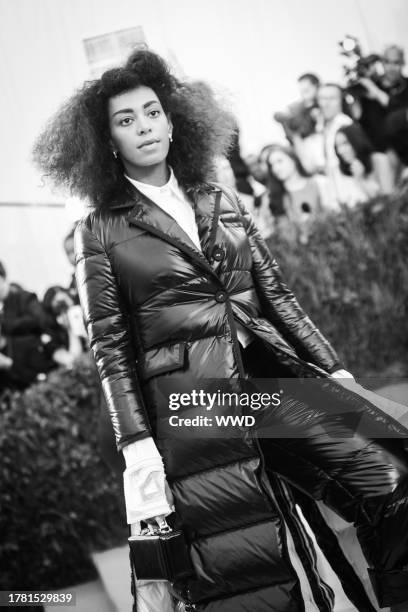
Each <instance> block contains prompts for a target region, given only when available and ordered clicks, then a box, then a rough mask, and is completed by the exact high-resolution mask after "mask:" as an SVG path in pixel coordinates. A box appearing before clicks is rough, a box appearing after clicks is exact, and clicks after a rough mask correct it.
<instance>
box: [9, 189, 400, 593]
mask: <svg viewBox="0 0 408 612" xmlns="http://www.w3.org/2000/svg"><path fill="white" fill-rule="evenodd" d="M269 246H270V248H271V251H272V252H273V254H274V255H275V256H276V258H277V259H278V261H279V263H280V265H281V267H282V269H283V271H284V275H285V277H286V279H287V281H288V284H289V285H290V286H291V287H292V288H293V290H294V292H295V293H296V295H297V297H298V299H299V301H300V302H301V304H302V306H303V307H304V309H305V310H306V311H307V312H308V313H309V315H310V316H311V318H312V319H313V320H314V321H315V322H316V323H317V324H318V326H319V327H320V328H321V330H322V331H323V332H324V334H325V335H326V336H327V337H328V338H329V339H330V340H331V342H332V343H333V345H334V346H335V347H336V349H337V350H338V352H339V354H340V356H341V357H342V358H343V359H344V361H345V363H346V365H347V367H348V368H350V369H351V370H352V371H353V372H354V373H356V374H359V375H361V376H363V375H369V374H379V373H381V372H384V370H386V369H387V367H389V365H390V364H392V363H395V362H399V363H400V364H402V367H403V368H405V369H407V362H408V358H407V338H408V317H407V304H408V299H407V298H408V266H407V255H408V197H407V193H403V194H400V196H398V197H394V198H388V199H382V200H376V201H374V202H371V203H369V204H367V205H364V206H360V207H358V208H356V209H354V210H352V211H350V210H344V211H343V212H342V213H341V214H340V215H329V216H328V217H326V218H324V219H323V218H322V219H321V220H320V221H319V222H318V223H317V224H316V226H315V228H314V231H313V233H312V235H311V236H310V239H309V242H308V244H307V245H302V244H293V243H287V242H285V241H284V240H283V239H280V238H279V237H274V239H273V240H271V241H270V242H269ZM98 393H99V392H98V383H97V376H96V372H95V370H94V368H93V366H92V364H91V362H90V361H89V362H88V361H86V360H84V362H82V363H80V364H78V365H77V366H76V367H75V368H74V369H73V370H70V371H58V372H55V373H52V374H51V375H50V376H49V378H48V380H47V381H46V382H44V383H39V384H36V385H34V386H33V387H31V388H30V389H28V390H27V391H26V392H24V393H10V394H6V395H4V396H3V397H2V399H1V400H0V420H1V422H0V427H1V429H0V455H1V457H2V464H1V477H2V482H1V506H2V507H1V514H0V530H1V533H2V543H1V544H0V566H1V567H2V576H1V589H3V590H4V589H10V590H11V589H17V588H18V589H26V590H30V589H31V590H39V589H58V588H64V587H67V586H71V585H73V584H77V583H80V582H84V581H87V580H91V579H93V578H94V577H95V576H96V572H95V569H94V567H93V565H92V563H91V561H90V557H89V553H90V552H91V551H94V550H103V549H107V548H110V547H113V546H116V545H118V544H123V543H124V542H125V541H126V536H127V530H126V519H125V514H124V504H123V495H122V483H121V482H119V481H118V477H117V476H114V475H113V474H112V473H111V472H110V471H109V470H108V468H107V467H106V466H105V465H104V464H103V463H102V461H101V459H100V458H99V454H98V444H97V420H98V412H99V406H98Z"/></svg>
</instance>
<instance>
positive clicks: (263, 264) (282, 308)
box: [234, 193, 344, 373]
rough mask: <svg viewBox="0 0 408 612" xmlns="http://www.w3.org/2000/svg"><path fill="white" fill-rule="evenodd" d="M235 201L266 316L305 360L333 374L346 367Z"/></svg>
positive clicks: (251, 219)
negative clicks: (247, 242)
mask: <svg viewBox="0 0 408 612" xmlns="http://www.w3.org/2000/svg"><path fill="white" fill-rule="evenodd" d="M234 199H235V203H236V205H238V208H239V210H240V213H241V215H242V217H243V220H244V224H245V227H246V230H247V235H248V238H249V243H250V247H251V253H252V259H253V268H252V274H253V278H254V282H255V287H256V290H257V293H258V296H259V299H260V302H261V305H262V309H263V313H264V316H266V317H267V318H268V319H269V320H270V321H271V323H273V324H274V325H275V327H276V328H277V329H278V330H279V331H280V332H281V333H282V335H283V336H284V337H285V338H286V339H287V340H288V341H289V342H290V344H292V346H293V347H294V348H295V349H296V351H297V353H298V354H299V356H300V357H301V358H302V359H305V360H306V361H309V362H311V363H314V364H316V365H317V366H319V367H320V368H323V369H324V370H326V371H327V372H329V373H331V372H335V371H336V370H338V369H340V368H343V367H344V366H343V365H342V364H341V363H340V360H339V358H338V356H337V354H336V352H335V351H334V349H333V348H332V346H331V345H330V343H329V342H328V340H326V338H325V337H324V336H323V334H322V333H321V332H320V331H319V330H318V329H317V327H316V326H315V325H314V324H313V323H312V321H311V320H310V318H309V317H308V316H307V315H306V313H305V312H304V310H303V309H302V308H301V306H300V305H299V302H298V301H297V299H296V298H295V296H294V295H293V293H292V291H291V290H290V289H289V288H288V286H287V285H286V283H285V282H284V280H283V278H282V274H281V272H280V270H279V266H278V264H277V262H276V260H275V259H273V258H272V256H271V253H270V251H269V249H268V247H267V245H266V242H265V240H264V239H263V238H262V236H261V233H260V232H259V230H258V229H257V227H256V225H255V222H254V220H253V218H252V216H251V215H250V213H249V212H248V211H247V209H246V208H245V207H244V205H243V204H242V202H241V201H240V200H239V197H238V196H237V195H236V194H235V193H234Z"/></svg>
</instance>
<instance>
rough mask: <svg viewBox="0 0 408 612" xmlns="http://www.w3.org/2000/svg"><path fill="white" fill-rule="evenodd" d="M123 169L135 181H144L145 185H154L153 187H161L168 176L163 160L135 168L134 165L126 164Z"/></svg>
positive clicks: (168, 172)
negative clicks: (152, 164)
mask: <svg viewBox="0 0 408 612" xmlns="http://www.w3.org/2000/svg"><path fill="white" fill-rule="evenodd" d="M125 169H126V174H127V175H128V176H129V177H130V178H132V179H134V180H135V181H140V182H141V183H146V184H147V185H154V186H155V187H163V185H165V184H166V183H167V182H168V180H169V178H170V170H169V168H168V166H167V164H166V162H165V161H163V162H161V163H160V164H156V165H154V166H146V167H144V168H141V167H140V166H139V167H137V168H135V167H134V166H129V165H128V166H126V167H125Z"/></svg>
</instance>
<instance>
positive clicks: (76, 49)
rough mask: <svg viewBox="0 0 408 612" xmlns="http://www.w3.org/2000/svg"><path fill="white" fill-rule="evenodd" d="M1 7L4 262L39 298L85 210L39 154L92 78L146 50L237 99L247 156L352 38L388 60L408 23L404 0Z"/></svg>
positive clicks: (106, 0) (2, 1) (83, 0)
mask: <svg viewBox="0 0 408 612" xmlns="http://www.w3.org/2000/svg"><path fill="white" fill-rule="evenodd" d="M0 11H1V24H0V28H1V43H0V44H1V54H2V62H1V66H0V78H1V83H2V95H1V100H0V104H1V132H2V136H3V146H2V147H1V150H0V172H1V174H0V260H7V262H8V269H9V272H10V275H11V276H12V277H13V278H14V279H15V280H16V281H17V282H21V283H22V284H25V285H29V286H30V287H31V288H32V289H33V290H36V291H38V292H40V293H43V292H44V291H45V289H46V288H47V287H48V286H49V285H51V284H56V283H57V282H60V280H61V279H63V278H67V276H68V275H69V267H68V264H67V262H66V260H65V259H64V255H63V253H62V252H61V250H60V249H59V248H58V246H59V244H60V242H61V239H62V237H63V235H64V232H67V230H68V228H69V225H70V223H71V222H72V221H73V220H74V219H75V218H76V216H77V215H78V205H77V203H76V202H67V200H66V198H63V197H61V194H58V193H50V191H49V190H48V189H46V188H45V187H43V186H42V181H41V177H40V176H39V175H38V174H37V173H36V172H35V170H34V169H33V167H32V165H31V164H30V148H31V146H32V143H33V141H34V139H35V137H36V135H37V134H38V132H39V130H40V129H41V126H42V125H43V123H44V122H45V121H46V119H47V118H48V117H49V116H50V114H52V113H53V112H55V110H56V109H57V108H58V106H59V104H60V103H61V102H63V101H64V99H65V98H66V97H67V96H69V95H70V94H71V93H72V92H73V90H74V89H75V88H76V87H78V86H80V85H81V83H82V82H83V81H84V80H85V79H89V78H91V77H92V76H94V75H95V74H98V73H99V72H100V71H101V70H103V69H105V68H108V67H109V66H111V65H112V64H115V63H117V62H118V61H120V60H121V59H122V57H123V55H125V54H126V53H127V52H128V50H129V49H130V48H131V47H132V46H133V45H134V44H137V43H138V42H146V43H147V44H148V45H149V46H151V47H152V48H153V49H154V50H156V51H157V52H159V53H161V54H163V55H164V56H165V57H166V58H167V59H168V60H169V61H170V62H171V63H172V65H173V67H174V68H175V69H176V72H177V73H178V74H179V75H187V76H188V77H191V78H195V79H203V80H207V81H209V82H210V83H211V84H212V85H214V86H215V87H217V88H218V89H219V90H221V91H222V92H224V93H225V95H226V96H228V99H229V101H230V103H231V105H232V108H233V110H234V112H235V114H236V116H237V119H238V123H239V125H240V128H241V146H242V150H243V153H244V155H248V154H250V153H257V152H259V150H260V149H261V147H262V146H264V145H266V144H268V143H270V142H274V141H275V140H276V139H280V138H281V137H282V131H281V129H280V128H279V125H278V124H277V123H276V122H274V121H273V119H272V115H273V113H274V112H276V111H277V110H279V109H282V108H284V107H285V106H286V105H287V104H288V103H289V102H292V101H294V100H296V99H297V98H298V95H299V93H298V85H297V82H296V81H297V78H298V76H299V75H301V74H302V73H305V72H313V73H316V74H318V76H319V77H320V78H321V80H322V81H335V82H340V81H342V79H343V71H342V61H341V57H340V55H339V48H338V44H337V43H338V41H340V40H341V39H342V38H343V37H344V36H345V35H346V34H351V35H354V36H356V37H357V38H358V39H359V40H360V42H361V46H362V48H363V50H364V53H366V54H368V53H381V52H382V50H383V49H384V47H385V45H387V44H391V43H395V44H398V45H402V46H404V45H405V44H406V31H407V26H408V6H407V3H406V1H405V0H388V1H385V0H342V2H336V1H335V0H328V1H327V0H307V1H302V0H253V1H252V2H247V1H244V0H234V2H233V3H231V1H230V0H207V1H206V2H203V3H201V2H199V1H197V0H195V1H191V0H174V1H173V2H168V1H165V0H150V2H134V1H133V0H119V1H118V2H113V1H112V0H56V1H55V0H0ZM61 204H63V205H64V207H61V206H60V205H61ZM45 205H47V206H45ZM51 205H52V206H51ZM45 219H47V220H48V223H44V222H43V221H44V220H45ZM40 228H41V230H40ZM20 244H24V245H25V247H24V249H21V248H19V245H20ZM51 249H52V251H53V254H54V255H53V257H52V258H50V257H49V252H50V250H51ZM23 251H24V252H23ZM27 253H30V257H27ZM40 270H41V273H39V271H40Z"/></svg>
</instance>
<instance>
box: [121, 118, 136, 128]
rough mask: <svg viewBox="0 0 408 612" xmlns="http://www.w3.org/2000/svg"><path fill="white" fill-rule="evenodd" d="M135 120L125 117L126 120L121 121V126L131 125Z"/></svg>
mask: <svg viewBox="0 0 408 612" xmlns="http://www.w3.org/2000/svg"><path fill="white" fill-rule="evenodd" d="M132 121H133V119H132V118H131V117H125V118H124V119H121V120H120V122H119V124H120V125H125V126H126V125H130V124H131V123H132Z"/></svg>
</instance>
